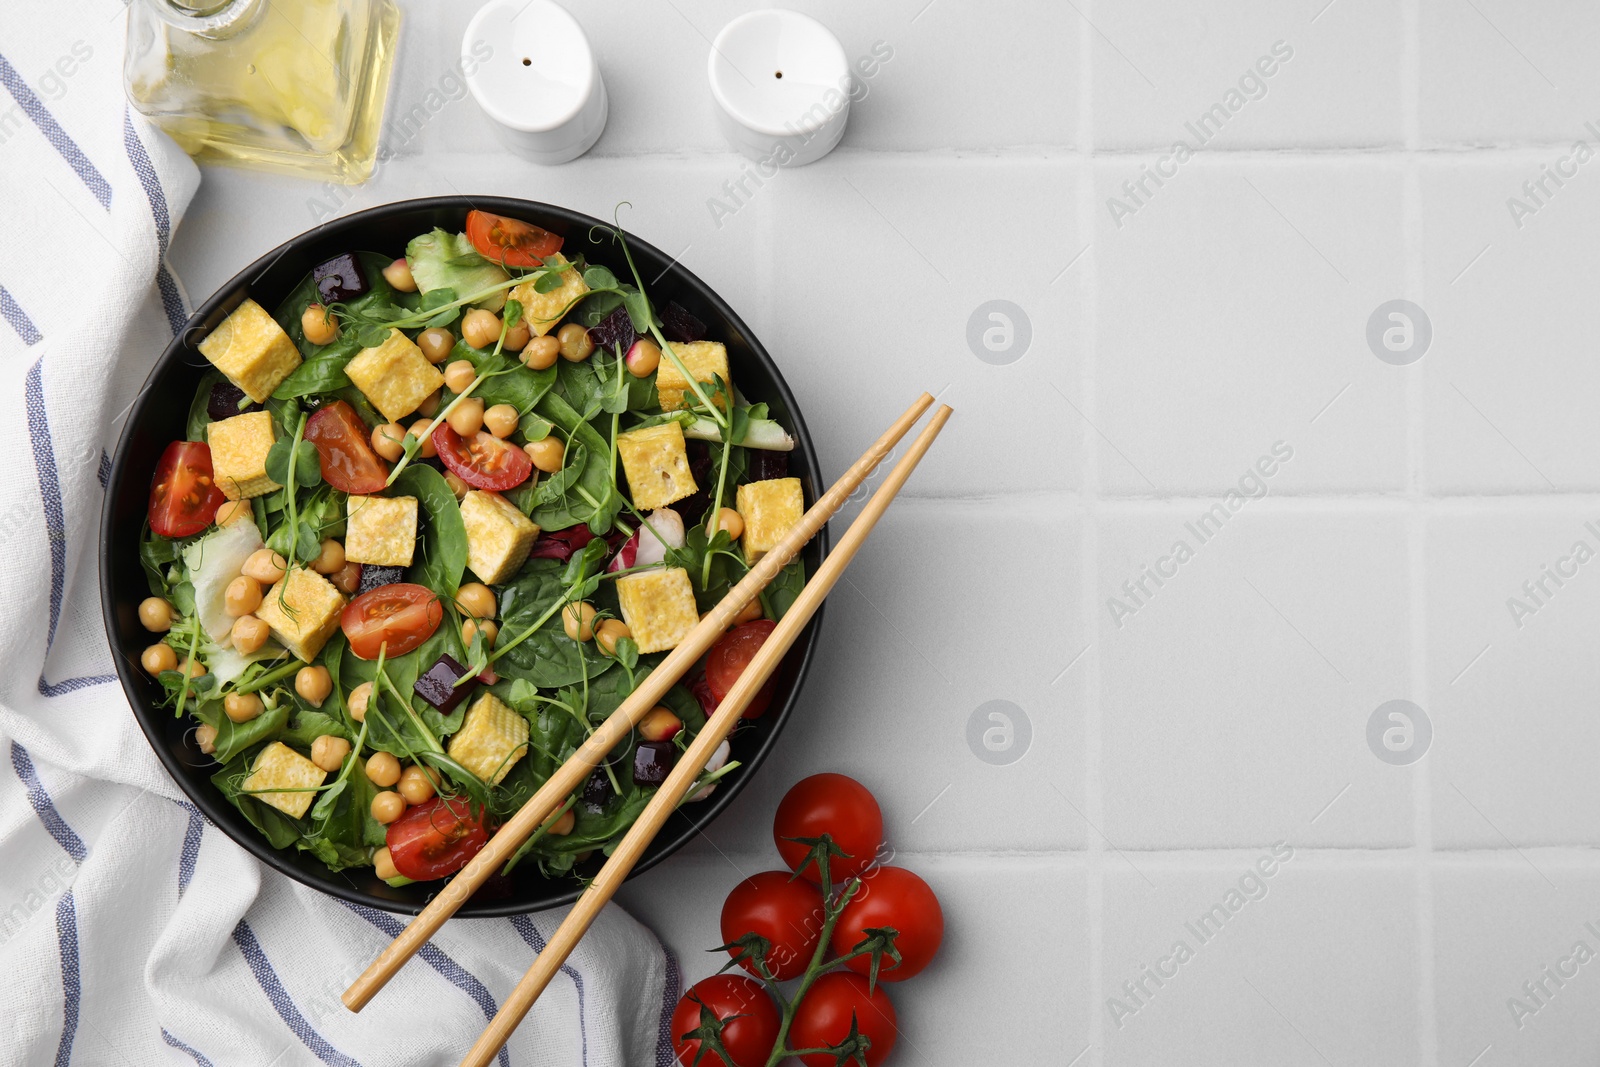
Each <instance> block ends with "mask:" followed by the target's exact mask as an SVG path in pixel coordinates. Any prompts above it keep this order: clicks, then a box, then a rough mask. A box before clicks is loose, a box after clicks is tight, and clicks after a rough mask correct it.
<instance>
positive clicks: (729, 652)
mask: <svg viewBox="0 0 1600 1067" xmlns="http://www.w3.org/2000/svg"><path fill="white" fill-rule="evenodd" d="M777 628H778V624H777V623H775V622H773V621H772V620H771V619H757V620H756V621H754V622H746V623H741V624H740V625H738V626H735V627H734V628H733V629H731V630H729V631H728V632H727V633H725V634H723V635H722V636H721V637H719V638H718V639H717V643H716V644H714V645H712V646H711V651H710V652H709V653H708V654H707V655H706V685H708V686H710V687H711V695H712V696H713V697H715V698H716V700H717V703H718V704H720V703H722V698H723V697H725V696H727V695H728V691H729V690H731V689H732V688H733V683H734V682H737V681H738V680H739V675H741V674H743V673H744V669H745V668H746V667H748V666H749V665H750V661H751V660H752V659H754V658H755V654H756V650H757V649H759V648H760V647H761V646H762V645H764V644H766V643H767V638H768V637H769V636H771V634H772V631H773V630H776V629H777ZM777 688H778V676H777V675H776V674H774V675H773V676H772V677H771V678H768V679H767V684H766V685H763V686H762V687H761V688H760V689H759V690H758V691H757V692H756V695H755V697H754V699H752V700H751V701H750V705H749V706H748V707H746V708H745V709H744V716H743V717H744V718H746V719H756V718H760V717H761V715H762V714H763V713H765V712H766V710H767V707H768V706H769V705H771V703H772V694H773V693H774V692H775V691H776V690H777Z"/></svg>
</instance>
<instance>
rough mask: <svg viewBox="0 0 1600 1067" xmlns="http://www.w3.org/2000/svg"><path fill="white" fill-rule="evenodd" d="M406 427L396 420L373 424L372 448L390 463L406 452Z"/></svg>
mask: <svg viewBox="0 0 1600 1067" xmlns="http://www.w3.org/2000/svg"><path fill="white" fill-rule="evenodd" d="M405 439H406V428H405V427H404V426H401V425H400V424H399V423H398V422H391V423H389V424H388V425H386V426H375V427H373V430H372V450H373V451H374V452H376V453H377V454H378V455H380V456H382V457H383V458H384V459H386V460H388V461H389V462H390V463H393V462H395V461H396V460H398V459H399V458H400V457H401V456H403V455H405V454H406V448H405V444H404V442H405Z"/></svg>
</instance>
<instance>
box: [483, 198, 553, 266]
mask: <svg viewBox="0 0 1600 1067" xmlns="http://www.w3.org/2000/svg"><path fill="white" fill-rule="evenodd" d="M467 240H469V241H471V242H472V247H473V248H476V249H477V250H478V252H479V254H481V255H483V256H484V257H486V258H488V259H492V260H494V261H495V262H496V263H503V264H505V265H506V266H508V267H537V266H540V265H541V264H542V261H543V259H544V257H545V256H553V255H555V254H556V253H557V252H559V251H561V242H562V241H563V240H565V238H563V237H562V236H561V235H560V234H554V233H551V232H550V231H549V230H547V229H544V228H543V227H542V226H535V225H533V223H531V222H523V221H522V220H521V219H508V218H506V217H505V216H504V215H493V214H490V213H489V212H487V211H469V212H467Z"/></svg>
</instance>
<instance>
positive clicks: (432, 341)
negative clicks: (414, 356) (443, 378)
mask: <svg viewBox="0 0 1600 1067" xmlns="http://www.w3.org/2000/svg"><path fill="white" fill-rule="evenodd" d="M417 347H418V348H420V349H422V354H423V356H424V357H425V358H426V359H427V360H428V362H429V363H443V362H444V361H445V360H447V359H449V358H450V352H451V351H452V350H453V349H454V348H455V347H456V335H455V334H453V333H451V332H450V331H449V330H447V329H445V328H444V327H443V326H434V327H432V328H430V329H426V330H423V331H422V332H421V333H419V334H417Z"/></svg>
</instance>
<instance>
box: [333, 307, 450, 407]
mask: <svg viewBox="0 0 1600 1067" xmlns="http://www.w3.org/2000/svg"><path fill="white" fill-rule="evenodd" d="M344 373H345V376H346V377H348V378H349V379H350V380H351V381H352V382H354V383H355V386H356V388H357V389H359V390H361V393H362V395H363V396H365V397H366V398H367V399H368V400H370V401H372V406H373V407H375V408H377V409H378V410H379V411H381V412H383V417H384V418H386V419H388V420H389V421H390V422H399V421H400V420H401V419H403V418H405V417H406V416H407V415H409V414H411V413H412V412H413V411H415V410H417V406H418V405H419V404H421V403H422V402H423V401H424V400H426V399H427V398H428V397H429V396H430V395H431V394H432V393H433V392H434V391H435V390H437V389H439V388H440V387H442V386H443V385H444V375H443V374H440V373H439V369H438V368H437V367H435V366H434V365H433V364H432V363H429V362H428V358H427V357H426V356H424V355H423V354H422V349H420V348H418V347H417V346H416V344H415V343H414V342H413V341H412V340H411V338H409V337H407V336H406V335H405V334H403V333H401V332H400V331H399V330H390V331H389V336H388V337H386V338H384V341H383V344H381V345H379V346H378V347H377V348H363V349H362V350H361V351H360V352H358V353H356V357H355V358H354V359H352V360H351V361H350V362H349V363H347V364H346V365H345V368H344Z"/></svg>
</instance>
